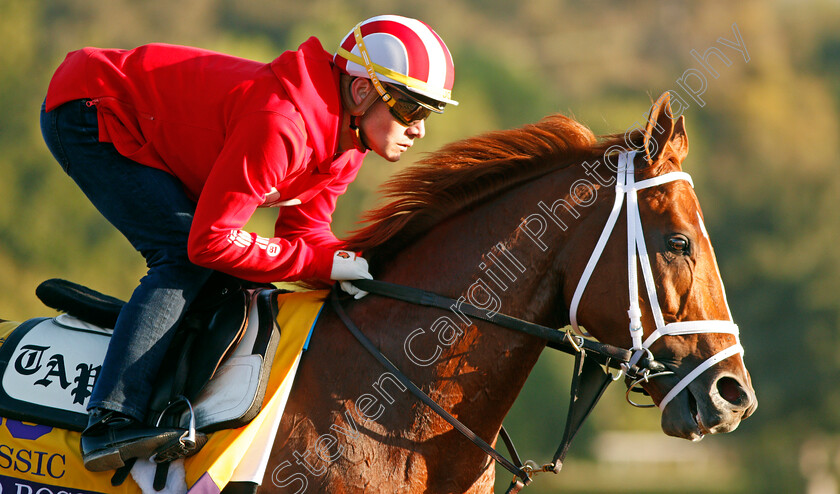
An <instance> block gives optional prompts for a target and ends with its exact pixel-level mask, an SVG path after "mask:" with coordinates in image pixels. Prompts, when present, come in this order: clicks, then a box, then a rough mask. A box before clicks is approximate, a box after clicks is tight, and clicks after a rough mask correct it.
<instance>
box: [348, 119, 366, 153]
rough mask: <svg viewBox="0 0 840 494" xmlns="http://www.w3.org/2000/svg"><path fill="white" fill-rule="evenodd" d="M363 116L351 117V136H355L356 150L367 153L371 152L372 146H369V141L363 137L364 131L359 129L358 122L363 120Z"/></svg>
mask: <svg viewBox="0 0 840 494" xmlns="http://www.w3.org/2000/svg"><path fill="white" fill-rule="evenodd" d="M361 117H362V115H358V116H356V115H350V130H351V131H352V132H351V133H350V135H352V136H353V145H354V146H356V148H361V149H364V150H365V151H370V146H368V144H367V139H365V137H364V135H362V129H361V128H360V127H359V125H358V123H357V120H359V119H361Z"/></svg>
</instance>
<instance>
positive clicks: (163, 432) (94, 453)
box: [81, 408, 184, 472]
mask: <svg viewBox="0 0 840 494" xmlns="http://www.w3.org/2000/svg"><path fill="white" fill-rule="evenodd" d="M183 434H184V430H183V429H177V428H171V427H161V428H155V427H150V426H148V425H145V424H143V423H141V422H138V421H137V420H135V419H133V418H131V417H129V416H127V415H125V414H122V413H119V412H114V411H111V410H105V409H102V408H94V409H93V410H91V412H90V418H89V419H88V426H87V428H85V430H84V431H83V432H82V440H81V449H82V457H83V459H84V462H85V468H87V469H88V470H90V471H92V472H102V471H106V470H115V469H117V468H120V467H122V466H123V465H124V464H125V462H126V461H127V460H129V459H131V458H149V457H150V456H152V455H153V454H155V452H157V451H158V449H160V448H162V447H164V446H166V445H167V444H170V443H172V442H177V441H178V439H179V438H180V437H181V436H182V435H183Z"/></svg>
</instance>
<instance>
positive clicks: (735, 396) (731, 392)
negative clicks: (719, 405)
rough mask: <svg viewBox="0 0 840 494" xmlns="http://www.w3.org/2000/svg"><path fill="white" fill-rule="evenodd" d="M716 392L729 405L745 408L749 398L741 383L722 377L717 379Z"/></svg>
mask: <svg viewBox="0 0 840 494" xmlns="http://www.w3.org/2000/svg"><path fill="white" fill-rule="evenodd" d="M717 390H718V393H720V396H722V397H723V399H725V400H726V401H728V402H729V403H731V404H733V405H736V406H745V405H746V404H747V402H748V401H749V396H748V395H747V392H746V391H744V388H743V387H741V383H739V382H738V380H737V379H734V378H732V377H722V378H720V379H718V382H717Z"/></svg>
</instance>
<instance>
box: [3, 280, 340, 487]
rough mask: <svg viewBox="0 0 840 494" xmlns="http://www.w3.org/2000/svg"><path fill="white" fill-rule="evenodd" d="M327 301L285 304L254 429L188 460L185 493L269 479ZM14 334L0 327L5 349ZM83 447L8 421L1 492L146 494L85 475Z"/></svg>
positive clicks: (215, 438) (317, 297)
mask: <svg viewBox="0 0 840 494" xmlns="http://www.w3.org/2000/svg"><path fill="white" fill-rule="evenodd" d="M326 295H327V292H326V291H315V292H293V293H288V294H283V295H280V296H279V297H278V301H277V305H278V308H279V310H278V313H277V318H276V321H277V324H278V325H279V326H280V327H281V328H282V334H281V337H280V342H279V344H278V345H277V350H276V352H275V358H274V364H273V366H272V371H271V375H270V377H269V379H268V383H267V387H266V393H265V398H264V400H263V406H262V411H261V412H260V413H259V414H258V415H257V417H256V418H255V419H254V420H253V421H251V423H250V424H248V425H247V426H244V427H240V428H238V429H228V430H222V431H218V432H214V433H213V434H212V435H211V436H210V439H209V441H208V443H207V444H206V445H205V447H204V448H203V449H202V450H201V451H200V452H199V453H198V454H197V455H195V456H193V457H191V458H188V459H187V460H186V462H185V465H186V486H185V488H186V487H189V489H190V492H193V493H202V494H204V493H218V492H220V491H221V489H222V488H223V487H224V486H225V485H226V484H227V483H228V482H229V481H231V480H232V479H233V480H237V481H251V482H257V483H259V482H260V481H261V480H262V477H263V473H264V472H265V469H266V465H267V461H268V455H269V453H270V452H271V447H272V445H273V442H274V434H275V433H276V431H277V426H278V425H279V422H280V418H281V417H282V414H283V409H284V408H285V403H286V399H287V398H288V395H289V392H290V390H291V387H292V383H293V381H294V372H295V370H296V368H297V364H298V362H299V359H300V354H301V349H302V348H303V345H304V343H305V342H306V340H307V337H308V335H309V334H310V332H311V330H312V328H313V327H314V324H315V322H316V319H317V317H318V314H319V312H320V310H321V307H322V306H323V302H324V299H325V298H326ZM12 328H13V325H5V324H0V342H2V341H3V340H4V339H5V338H6V337H7V336H8V334H9V333H10V332H11V330H12ZM78 444H79V433H78V432H73V431H68V430H65V429H59V428H56V427H51V426H48V425H36V424H32V423H28V422H21V421H18V420H13V419H9V418H3V417H0V492H3V493H5V492H10V493H19V492H25V493H36V492H41V493H46V492H53V493H56V492H60V491H62V490H64V491H65V492H72V493H73V494H88V493H90V494H97V493H109V494H110V493H113V494H123V493H124V494H138V493H140V492H141V491H140V488H139V487H138V486H137V484H136V483H135V482H134V481H133V480H131V479H129V480H127V481H126V482H124V483H123V484H122V485H120V486H112V485H111V476H112V475H113V472H88V471H87V470H85V468H84V466H83V464H82V459H81V456H80V455H79V453H78ZM43 488H46V490H41V489H43Z"/></svg>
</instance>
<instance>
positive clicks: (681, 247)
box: [668, 235, 688, 254]
mask: <svg viewBox="0 0 840 494" xmlns="http://www.w3.org/2000/svg"><path fill="white" fill-rule="evenodd" d="M668 249H669V250H670V251H671V252H674V253H676V254H685V253H687V252H688V239H687V238H685V237H684V236H682V235H674V236H672V237H670V238H669V239H668Z"/></svg>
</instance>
